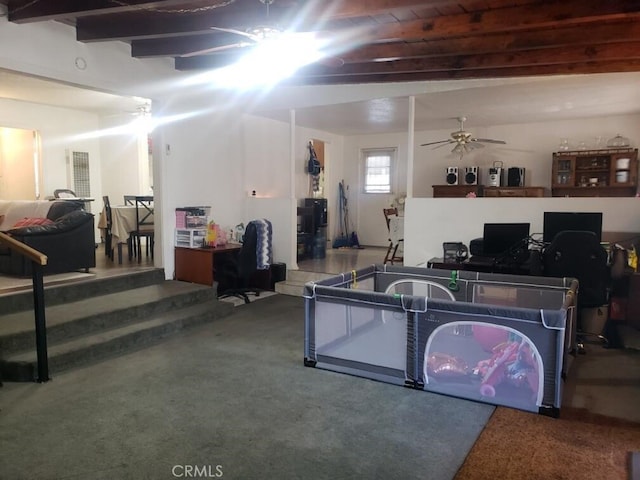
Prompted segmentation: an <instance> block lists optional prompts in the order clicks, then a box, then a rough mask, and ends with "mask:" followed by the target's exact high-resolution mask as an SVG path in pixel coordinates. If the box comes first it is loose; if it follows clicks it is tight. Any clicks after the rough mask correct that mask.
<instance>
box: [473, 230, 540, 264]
mask: <svg viewBox="0 0 640 480" xmlns="http://www.w3.org/2000/svg"><path fill="white" fill-rule="evenodd" d="M530 226H531V225H530V224H528V223H485V224H484V233H483V235H482V254H483V256H488V257H491V256H494V257H495V256H499V255H503V254H505V253H507V252H509V250H511V249H512V248H514V247H517V246H518V245H522V246H524V245H523V244H522V242H523V241H524V240H526V239H527V238H528V237H529V228H530ZM525 248H526V247H525Z"/></svg>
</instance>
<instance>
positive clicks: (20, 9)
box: [9, 0, 477, 23]
mask: <svg viewBox="0 0 640 480" xmlns="http://www.w3.org/2000/svg"><path fill="white" fill-rule="evenodd" d="M219 1H220V3H223V2H224V1H225V0H219ZM236 2H238V0H235V1H234V2H232V3H236ZM255 2H256V3H257V0H255ZM202 3H205V5H206V4H207V3H209V4H212V5H215V3H214V2H213V1H211V2H202ZM238 3H242V2H238ZM289 3H291V0H290V1H289ZM473 3H477V2H476V1H475V0H431V1H429V2H425V1H421V2H420V1H416V0H391V1H390V0H348V1H347V0H332V1H328V0H310V1H307V2H306V3H305V5H304V9H305V11H306V12H307V14H309V15H311V16H316V15H324V14H326V13H327V12H330V14H331V17H332V18H334V19H343V18H353V17H361V16H364V15H377V14H380V13H385V12H388V11H390V10H393V11H402V10H413V9H420V8H424V7H425V5H426V6H431V7H447V6H450V5H459V4H463V5H464V4H473ZM25 5H26V6H25ZM194 5H195V2H194V1H193V0H156V1H150V0H123V1H121V2H114V1H112V0H83V1H82V2H79V1H77V0H55V1H39V2H36V3H34V4H31V3H30V2H28V1H27V0H24V1H22V2H11V1H10V2H9V21H11V22H15V23H30V22H40V21H45V20H64V19H68V18H82V17H86V16H90V15H104V14H112V13H128V12H136V11H139V10H141V9H144V10H147V11H148V12H147V13H153V11H154V10H155V11H162V10H194V9H196V8H199V7H196V6H194ZM205 5H202V6H205ZM274 7H276V5H274ZM221 8H225V7H221Z"/></svg>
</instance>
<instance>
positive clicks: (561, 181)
mask: <svg viewBox="0 0 640 480" xmlns="http://www.w3.org/2000/svg"><path fill="white" fill-rule="evenodd" d="M574 163H575V158H573V157H572V158H567V157H558V158H556V161H555V164H554V167H555V172H554V174H553V182H554V186H565V187H568V186H575V178H574Z"/></svg>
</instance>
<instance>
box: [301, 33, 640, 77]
mask: <svg viewBox="0 0 640 480" xmlns="http://www.w3.org/2000/svg"><path fill="white" fill-rule="evenodd" d="M624 59H629V60H636V59H638V60H640V41H637V42H627V43H610V44H602V45H585V46H570V47H569V46H566V47H557V48H547V49H543V50H526V51H519V52H504V53H502V52H501V53H489V54H482V55H453V56H440V57H429V58H418V59H407V60H396V61H390V62H372V63H352V64H345V65H343V66H341V67H335V68H331V67H326V66H322V65H319V64H314V65H311V66H308V67H305V68H304V69H301V70H300V72H301V74H302V75H305V76H310V75H320V76H326V75H369V74H379V73H408V72H429V71H443V70H451V71H456V70H478V69H495V68H512V67H531V66H535V65H561V64H571V63H584V62H591V61H612V60H624Z"/></svg>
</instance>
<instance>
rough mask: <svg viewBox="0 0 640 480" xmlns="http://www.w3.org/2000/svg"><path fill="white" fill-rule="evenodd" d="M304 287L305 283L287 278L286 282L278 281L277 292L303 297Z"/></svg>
mask: <svg viewBox="0 0 640 480" xmlns="http://www.w3.org/2000/svg"><path fill="white" fill-rule="evenodd" d="M303 287H304V283H299V282H290V281H289V280H287V281H285V282H278V283H276V292H277V293H281V294H283V295H290V296H292V297H301V296H302V292H303Z"/></svg>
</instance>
